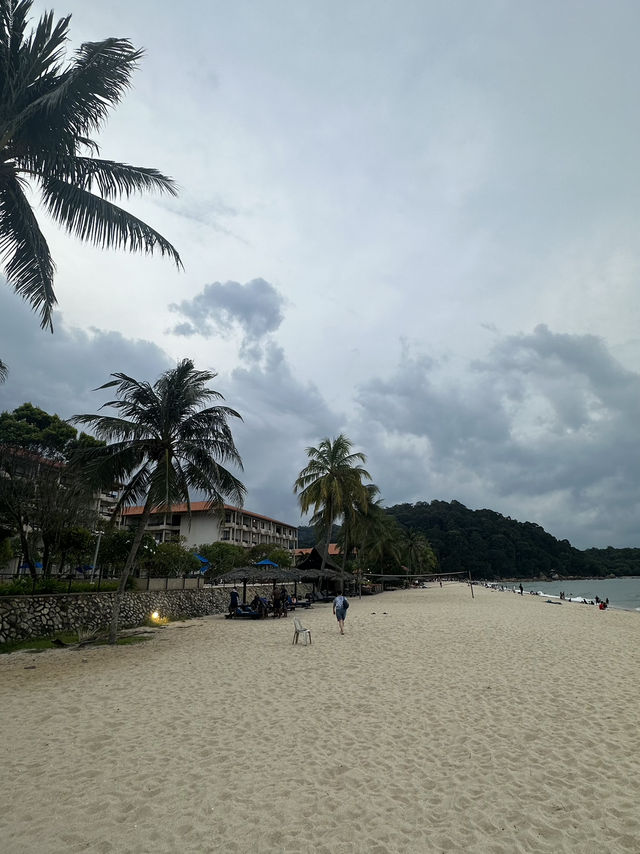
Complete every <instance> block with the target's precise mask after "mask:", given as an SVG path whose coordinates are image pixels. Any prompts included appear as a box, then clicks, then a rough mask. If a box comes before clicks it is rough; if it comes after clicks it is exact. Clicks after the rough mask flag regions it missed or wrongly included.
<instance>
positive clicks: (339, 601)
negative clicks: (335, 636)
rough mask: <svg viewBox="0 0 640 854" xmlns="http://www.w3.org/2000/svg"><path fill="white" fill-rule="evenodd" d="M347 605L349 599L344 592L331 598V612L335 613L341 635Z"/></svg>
mask: <svg viewBox="0 0 640 854" xmlns="http://www.w3.org/2000/svg"><path fill="white" fill-rule="evenodd" d="M348 607H349V601H348V599H347V597H346V596H345V595H344V594H342V593H339V594H338V595H337V596H336V598H335V599H334V600H333V613H334V614H335V615H336V619H337V620H338V626H339V627H340V634H341V635H343V634H344V621H345V618H346V616H347V608H348Z"/></svg>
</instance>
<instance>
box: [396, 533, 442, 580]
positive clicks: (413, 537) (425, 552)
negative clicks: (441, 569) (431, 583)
mask: <svg viewBox="0 0 640 854" xmlns="http://www.w3.org/2000/svg"><path fill="white" fill-rule="evenodd" d="M402 546H403V551H404V556H405V560H406V561H407V568H408V570H409V575H412V574H413V573H414V571H415V570H416V569H417V570H418V571H419V572H421V571H423V569H425V567H426V571H428V572H433V570H434V569H435V566H436V563H437V559H436V556H435V554H434V551H433V549H432V548H431V543H430V542H429V540H428V539H427V538H426V537H425V536H424V534H423V533H421V532H420V531H418V530H416V528H405V530H404V531H403V532H402Z"/></svg>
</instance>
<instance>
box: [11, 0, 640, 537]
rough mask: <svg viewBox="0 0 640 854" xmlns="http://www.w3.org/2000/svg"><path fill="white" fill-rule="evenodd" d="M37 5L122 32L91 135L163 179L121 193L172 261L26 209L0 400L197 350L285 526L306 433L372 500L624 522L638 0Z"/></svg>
mask: <svg viewBox="0 0 640 854" xmlns="http://www.w3.org/2000/svg"><path fill="white" fill-rule="evenodd" d="M45 8H49V4H41V3H34V7H33V12H34V17H36V16H39V15H40V14H41V12H42V11H43V10H44V9H45ZM53 8H54V11H55V13H56V15H57V16H62V15H64V14H68V13H71V14H72V20H71V36H72V41H71V43H70V45H69V50H70V52H72V51H73V50H75V49H76V48H77V47H78V46H79V45H80V44H81V43H82V42H85V41H98V40H100V39H102V38H106V37H108V36H118V37H126V38H129V39H130V40H131V41H132V42H133V44H134V45H136V47H143V48H145V51H146V53H145V56H144V58H143V60H142V61H141V64H140V68H139V69H138V70H137V72H136V73H135V76H134V79H133V88H132V89H131V90H130V92H129V93H128V94H127V96H126V97H125V99H124V100H123V102H122V103H121V104H120V105H119V106H118V107H117V109H115V110H114V112H113V113H112V114H111V117H110V120H109V122H108V123H107V125H106V126H105V127H104V129H103V130H102V132H101V133H100V136H99V142H100V145H101V155H102V156H103V157H106V158H108V159H113V160H120V161H124V162H128V163H133V164H135V165H140V166H151V167H155V168H157V169H160V170H161V171H162V172H164V173H165V174H167V175H171V176H172V177H173V178H174V179H175V180H176V181H177V183H178V185H179V188H180V192H179V195H178V197H177V198H175V199H174V198H169V197H157V196H147V197H144V198H141V197H138V198H134V199H130V200H128V201H125V202H123V206H124V207H126V208H127V209H128V210H130V211H132V212H133V213H135V214H136V215H137V216H140V217H142V218H143V219H144V220H145V221H146V222H148V223H149V224H150V225H152V226H153V227H154V228H156V229H157V230H158V231H160V232H161V233H162V234H163V235H164V236H165V237H166V238H167V239H169V240H170V241H171V242H172V243H173V244H174V246H176V248H177V249H178V251H179V252H180V254H181V256H182V259H183V262H184V267H185V269H184V271H178V270H177V269H176V268H175V266H173V265H172V264H171V262H170V261H168V260H167V259H162V258H160V257H157V258H156V257H148V256H147V257H145V256H138V255H130V254H127V253H125V252H117V251H110V252H104V251H100V250H98V249H95V248H93V247H90V246H87V245H84V244H81V243H80V242H78V241H77V240H76V239H74V238H72V237H70V236H68V235H66V234H65V233H64V232H63V231H62V230H60V229H59V228H58V227H57V226H56V225H55V224H54V223H52V222H51V221H50V220H48V219H47V217H46V214H44V213H42V212H40V214H39V215H40V217H41V220H40V221H41V224H42V228H43V231H44V232H45V234H46V237H47V240H48V241H49V244H50V246H51V250H52V253H53V257H54V260H55V262H56V266H57V273H56V279H55V290H56V296H57V299H58V310H57V312H56V314H55V317H54V327H55V331H54V334H53V335H51V334H50V333H48V332H45V331H42V330H41V329H40V326H39V318H38V317H37V316H36V315H35V314H34V313H33V312H32V311H31V310H30V308H29V306H28V305H27V304H25V303H24V302H22V301H21V300H20V299H19V298H18V297H17V296H16V295H15V294H14V293H13V292H12V290H11V289H10V288H9V287H7V286H6V284H4V286H3V287H0V359H2V360H3V361H4V362H6V363H7V364H8V365H9V368H10V373H9V377H8V380H7V382H6V383H5V384H3V385H0V410H6V409H13V408H14V407H16V406H18V405H19V404H21V403H22V402H24V401H27V400H28V401H31V402H32V403H33V404H34V405H38V406H41V407H42V408H43V409H45V410H47V411H49V412H57V413H58V414H59V415H60V416H61V417H64V418H69V417H71V416H73V415H75V414H79V413H84V412H96V411H97V410H98V408H99V407H100V406H101V405H102V403H104V402H105V400H106V397H105V392H98V391H95V389H96V388H97V387H98V386H99V385H101V384H102V383H103V382H105V381H107V380H108V379H109V375H110V374H111V373H112V372H116V371H124V372H126V373H129V374H131V375H133V376H135V377H136V378H138V379H144V380H149V381H153V380H155V379H156V378H157V377H158V376H159V374H160V373H162V372H163V371H164V370H167V369H169V368H170V367H171V366H173V365H175V364H176V362H177V360H179V359H181V358H184V357H190V358H192V359H193V360H194V362H195V364H196V367H198V368H199V369H207V370H213V371H215V372H216V373H217V375H218V376H217V377H216V379H215V381H214V383H213V386H214V388H216V389H217V390H218V391H220V392H222V394H223V395H224V397H225V402H226V404H227V405H229V406H231V407H232V408H234V409H236V410H237V411H238V412H239V413H240V414H241V415H242V418H243V421H242V423H240V422H235V423H234V424H233V432H234V436H235V439H236V443H237V445H238V449H239V451H240V454H241V456H242V458H243V462H244V472H243V473H242V475H241V477H242V479H243V481H244V483H245V485H246V487H247V498H246V502H245V505H246V507H247V508H248V509H250V510H252V511H254V512H257V513H261V514H263V515H267V516H271V517H274V518H277V519H280V520H282V521H285V522H287V523H289V524H299V523H303V522H305V521H306V520H305V519H304V518H302V517H301V516H300V511H299V505H298V503H297V498H296V496H295V495H294V492H293V482H294V480H295V478H296V476H297V474H298V472H299V471H300V470H301V469H302V468H303V467H304V465H305V464H306V461H307V456H306V453H305V449H306V448H307V447H309V446H315V445H317V444H318V443H319V442H320V440H321V439H323V438H325V437H335V436H337V435H338V434H339V433H345V434H346V435H347V436H348V437H349V438H350V439H351V441H352V442H353V445H354V450H357V451H362V452H363V453H365V454H366V456H367V464H366V468H367V469H368V471H369V472H370V473H371V476H372V478H373V481H374V482H375V483H376V484H377V485H378V487H379V489H380V493H381V496H382V498H383V502H384V504H385V505H386V506H391V505H393V504H396V503H401V502H411V503H413V502H415V501H432V500H434V499H438V500H445V501H451V500H454V499H455V500H457V501H460V502H462V503H463V504H465V505H467V506H468V507H470V508H473V509H479V508H489V509H492V510H495V511H497V512H499V513H502V514H503V515H505V516H510V517H511V518H513V519H518V520H519V521H531V522H536V523H538V524H540V525H542V526H543V527H544V528H545V529H546V530H548V531H549V532H550V533H552V534H553V535H554V536H556V537H558V538H559V539H568V540H569V541H570V542H571V543H572V544H573V545H575V546H577V547H578V548H587V547H590V546H600V547H605V546H608V545H611V546H616V547H622V546H640V536H639V533H638V520H639V519H640V498H639V495H638V483H640V453H639V446H638V423H639V422H640V299H639V298H638V279H639V276H640V241H639V239H638V237H639V235H640V169H638V168H637V140H638V138H640V111H639V110H638V108H637V92H638V91H639V89H640V53H639V52H638V50H637V43H636V39H637V32H638V28H639V26H640V6H639V5H638V4H637V2H635V0H629V2H622V0H610V2H609V3H606V4H604V3H601V2H600V0H580V2H573V0H563V2H561V3H557V2H551V0H519V2H517V3H513V2H507V0H483V2H482V3H477V2H475V0H464V2H462V0H448V2H446V3H445V2H442V0H439V2H433V0H417V2H413V0H397V2H395V3H388V2H379V0H347V2H344V0H340V2H337V0H321V2H318V0H313V2H312V0H296V2H292V0H287V2H285V0H234V2H229V0H227V2H220V0H206V2H205V1H204V0H183V2H182V3H181V4H180V6H179V8H178V6H177V5H176V4H175V3H169V2H166V0H162V2H158V0H155V2H151V0H136V1H135V2H133V3H132V2H131V0H128V1H127V2H122V0H112V2H110V3H108V4H105V3H102V2H97V0H56V3H55V4H54V5H53ZM33 200H34V204H35V205H37V194H34V196H33Z"/></svg>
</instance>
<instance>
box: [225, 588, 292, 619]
mask: <svg viewBox="0 0 640 854" xmlns="http://www.w3.org/2000/svg"><path fill="white" fill-rule="evenodd" d="M295 606H296V597H295V596H291V595H290V594H289V593H288V591H287V588H286V587H285V586H284V584H283V585H282V587H281V588H280V590H274V592H273V600H269V599H267V598H266V597H265V596H259V595H258V594H256V595H255V596H254V598H253V599H252V600H251V604H250V607H251V609H252V611H254V612H255V613H256V614H257V615H258V616H259V617H266V616H267V614H269V613H271V615H272V617H274V619H275V618H276V617H278V618H279V617H286V616H287V613H288V611H293V610H294V609H295ZM239 607H240V594H239V593H238V590H237V588H235V587H234V588H233V590H232V591H231V593H230V594H229V616H230V617H232V618H233V617H235V616H236V614H237V612H238V608H239Z"/></svg>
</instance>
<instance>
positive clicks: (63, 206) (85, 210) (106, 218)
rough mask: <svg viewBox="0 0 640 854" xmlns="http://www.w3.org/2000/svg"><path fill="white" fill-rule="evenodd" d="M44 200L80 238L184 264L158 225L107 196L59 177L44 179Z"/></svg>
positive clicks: (67, 227)
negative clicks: (101, 195)
mask: <svg viewBox="0 0 640 854" xmlns="http://www.w3.org/2000/svg"><path fill="white" fill-rule="evenodd" d="M42 192H43V200H44V202H45V204H46V206H47V208H48V209H49V212H50V213H51V215H52V216H53V218H54V219H56V220H57V221H58V222H59V223H61V224H62V225H63V226H64V227H65V228H66V229H67V231H69V232H70V233H71V234H74V235H75V236H76V237H78V238H80V240H85V241H87V242H89V243H93V244H94V245H96V246H100V247H101V248H102V249H106V248H117V249H120V248H123V249H128V250H129V251H131V252H145V253H147V254H151V253H153V252H154V251H155V250H156V249H157V250H159V251H160V254H161V255H168V256H169V257H171V258H172V259H173V261H174V262H175V264H176V266H177V267H178V268H181V267H182V266H183V264H182V261H181V259H180V255H179V254H178V252H177V250H176V249H175V248H174V247H173V246H172V245H171V243H169V241H168V240H166V239H165V238H164V237H163V236H162V235H161V234H159V233H158V232H157V231H155V229H153V228H151V227H150V226H148V225H147V224H146V223H144V222H143V221H142V220H141V219H138V218H137V217H135V216H134V215H133V214H131V213H129V212H128V211H125V210H123V209H122V208H120V207H118V206H117V205H114V204H113V203H112V202H109V201H107V200H106V199H101V198H100V197H99V196H95V195H93V194H92V193H89V192H87V191H86V190H83V189H81V188H80V187H74V186H72V185H71V184H67V183H66V182H64V181H60V180H59V179H57V178H45V179H44V180H43V182H42Z"/></svg>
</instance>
